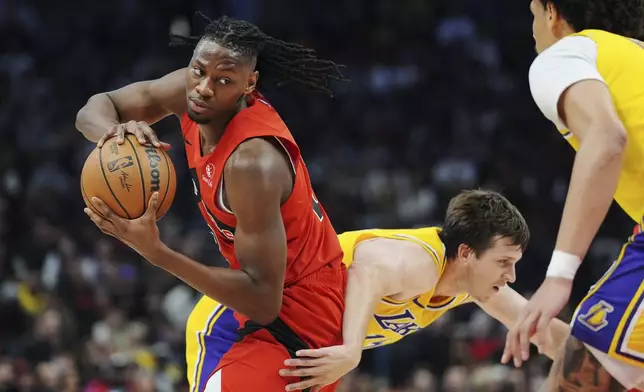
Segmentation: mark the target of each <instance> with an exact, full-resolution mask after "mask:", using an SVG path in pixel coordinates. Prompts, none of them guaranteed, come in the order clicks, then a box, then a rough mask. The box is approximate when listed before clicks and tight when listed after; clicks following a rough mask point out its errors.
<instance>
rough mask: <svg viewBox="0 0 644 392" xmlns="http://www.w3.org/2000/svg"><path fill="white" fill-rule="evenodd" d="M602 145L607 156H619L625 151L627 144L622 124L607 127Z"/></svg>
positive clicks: (626, 136)
mask: <svg viewBox="0 0 644 392" xmlns="http://www.w3.org/2000/svg"><path fill="white" fill-rule="evenodd" d="M603 134H604V138H603V145H604V151H605V153H606V154H607V155H608V156H611V157H616V156H621V155H622V154H623V153H624V151H625V150H626V145H627V144H628V134H627V133H626V128H624V125H623V124H622V123H619V122H618V123H615V124H612V125H609V126H608V127H607V128H606V129H605V130H604V133H603Z"/></svg>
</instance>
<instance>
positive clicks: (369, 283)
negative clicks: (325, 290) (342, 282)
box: [342, 261, 382, 351]
mask: <svg viewBox="0 0 644 392" xmlns="http://www.w3.org/2000/svg"><path fill="white" fill-rule="evenodd" d="M379 287H380V285H379V284H378V272H377V271H376V270H375V269H374V268H369V266H368V265H362V263H360V262H359V261H356V262H355V263H354V265H352V266H351V268H349V273H348V279H347V291H346V297H345V310H344V319H343V323H342V337H343V341H344V345H346V346H349V347H352V348H353V349H355V350H356V351H359V350H362V347H363V345H364V341H365V338H366V335H367V327H368V326H369V321H370V320H371V318H372V317H373V314H374V311H375V308H376V304H377V303H378V301H379V300H380V298H381V297H382V293H380V289H379Z"/></svg>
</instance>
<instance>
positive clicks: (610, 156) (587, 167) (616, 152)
mask: <svg viewBox="0 0 644 392" xmlns="http://www.w3.org/2000/svg"><path fill="white" fill-rule="evenodd" d="M624 148H625V143H624V142H623V140H619V139H618V138H617V139H616V138H614V137H609V136H606V135H605V134H604V133H601V132H592V133H590V134H589V135H588V136H587V137H586V139H585V140H584V141H583V142H582V144H581V147H580V148H579V151H578V152H577V156H576V158H575V164H574V167H573V171H572V177H571V180H570V187H569V189H568V196H567V198H566V205H565V207H564V211H563V218H562V221H561V226H560V227H559V234H558V236H557V244H556V246H555V249H556V250H559V251H562V252H566V253H569V254H572V255H576V256H578V257H579V258H580V259H583V258H584V256H585V255H586V253H587V252H588V248H589V247H590V244H591V242H592V240H593V238H594V237H595V234H597V230H598V229H599V226H600V225H601V223H602V221H603V220H604V218H605V217H606V214H607V213H608V209H609V207H610V205H611V203H612V200H613V197H614V195H615V191H616V189H617V183H618V181H619V175H620V171H621V167H622V158H623V154H624Z"/></svg>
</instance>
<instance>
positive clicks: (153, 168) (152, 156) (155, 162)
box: [145, 147, 161, 192]
mask: <svg viewBox="0 0 644 392" xmlns="http://www.w3.org/2000/svg"><path fill="white" fill-rule="evenodd" d="M145 154H146V155H147V156H148V161H149V162H150V189H151V190H152V192H156V191H158V190H159V177H160V176H161V173H160V172H159V162H161V157H160V156H159V154H158V153H157V150H156V149H154V148H151V147H149V148H146V149H145Z"/></svg>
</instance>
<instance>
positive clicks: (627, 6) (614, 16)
mask: <svg viewBox="0 0 644 392" xmlns="http://www.w3.org/2000/svg"><path fill="white" fill-rule="evenodd" d="M539 1H541V4H542V5H543V6H544V7H545V6H546V5H547V4H548V3H552V4H553V5H554V6H555V7H556V8H557V10H558V11H559V13H561V15H562V16H563V18H564V19H565V20H566V22H568V23H569V24H570V26H571V27H572V28H573V29H574V30H575V31H581V30H585V29H597V30H605V31H608V32H611V33H614V34H619V35H623V36H625V37H629V38H636V39H639V40H642V39H644V0H539Z"/></svg>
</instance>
